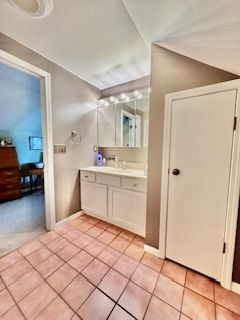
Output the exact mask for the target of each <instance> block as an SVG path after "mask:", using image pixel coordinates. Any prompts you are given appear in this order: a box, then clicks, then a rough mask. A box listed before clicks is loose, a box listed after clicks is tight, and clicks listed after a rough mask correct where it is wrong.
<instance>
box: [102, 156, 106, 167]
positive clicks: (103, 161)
mask: <svg viewBox="0 0 240 320" xmlns="http://www.w3.org/2000/svg"><path fill="white" fill-rule="evenodd" d="M102 165H103V167H105V166H106V158H103V159H102Z"/></svg>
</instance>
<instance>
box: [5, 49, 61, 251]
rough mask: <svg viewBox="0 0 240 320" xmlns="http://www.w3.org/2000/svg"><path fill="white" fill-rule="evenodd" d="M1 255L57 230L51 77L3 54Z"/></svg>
mask: <svg viewBox="0 0 240 320" xmlns="http://www.w3.org/2000/svg"><path fill="white" fill-rule="evenodd" d="M0 83H1V86H0V95H1V99H0V112H1V117H0V256H2V255H4V254H6V253H7V252H10V251H12V250H14V249H16V248H17V247H19V246H21V245H22V244H24V243H27V242H29V241H31V240H32V239H34V238H36V237H37V236H38V235H40V234H42V233H44V232H45V231H46V230H51V229H53V228H54V225H55V203H54V202H55V200H54V183H53V182H54V180H53V146H52V123H51V103H50V99H49V98H50V75H49V74H48V73H46V72H45V71H43V70H41V69H38V68H36V67H34V66H32V65H30V64H28V63H26V62H24V61H22V60H20V59H18V58H15V57H13V56H11V55H9V54H7V53H4V52H3V51H0Z"/></svg>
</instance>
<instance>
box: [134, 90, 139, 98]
mask: <svg viewBox="0 0 240 320" xmlns="http://www.w3.org/2000/svg"><path fill="white" fill-rule="evenodd" d="M139 94H140V93H139V91H137V90H135V91H134V92H133V95H134V97H135V98H137V97H138V96H139Z"/></svg>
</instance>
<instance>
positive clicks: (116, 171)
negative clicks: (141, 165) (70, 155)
mask: <svg viewBox="0 0 240 320" xmlns="http://www.w3.org/2000/svg"><path fill="white" fill-rule="evenodd" d="M79 170H81V171H90V172H97V173H104V174H111V175H117V176H124V177H131V178H142V179H147V176H146V175H144V170H137V169H130V168H126V169H122V168H114V167H109V166H105V167H98V166H91V167H85V168H80V169H79Z"/></svg>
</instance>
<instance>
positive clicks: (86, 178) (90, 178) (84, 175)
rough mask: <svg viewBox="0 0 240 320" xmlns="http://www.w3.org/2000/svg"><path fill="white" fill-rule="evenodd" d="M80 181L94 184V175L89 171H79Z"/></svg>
mask: <svg viewBox="0 0 240 320" xmlns="http://www.w3.org/2000/svg"><path fill="white" fill-rule="evenodd" d="M81 180H84V181H90V182H95V180H96V174H95V173H94V172H89V171H81Z"/></svg>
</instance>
